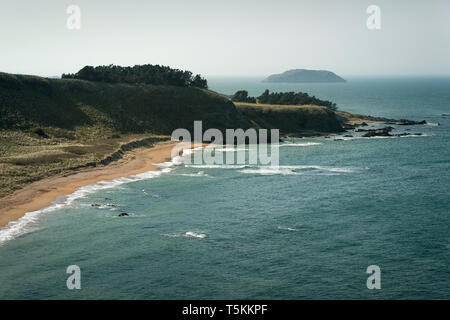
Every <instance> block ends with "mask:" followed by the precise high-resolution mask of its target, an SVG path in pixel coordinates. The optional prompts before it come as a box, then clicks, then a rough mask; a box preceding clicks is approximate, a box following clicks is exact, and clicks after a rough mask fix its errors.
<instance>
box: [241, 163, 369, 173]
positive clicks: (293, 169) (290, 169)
mask: <svg viewBox="0 0 450 320" xmlns="http://www.w3.org/2000/svg"><path fill="white" fill-rule="evenodd" d="M365 169H367V168H365ZM362 170H364V169H362V168H355V167H329V166H317V165H293V166H260V167H255V168H251V169H244V170H241V171H240V172H241V173H247V174H260V175H275V174H279V175H304V174H308V173H313V174H319V175H320V174H323V173H328V174H340V173H354V172H360V171H362Z"/></svg>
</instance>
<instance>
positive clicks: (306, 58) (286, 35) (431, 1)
mask: <svg viewBox="0 0 450 320" xmlns="http://www.w3.org/2000/svg"><path fill="white" fill-rule="evenodd" d="M71 4H75V5H78V6H79V7H80V9H81V29H80V30H69V29H68V28H67V27H66V21H67V18H68V17H69V14H67V13H66V10H67V7H68V6H69V5H71ZM369 5H378V6H379V7H380V9H381V29H380V30H369V29H368V28H367V27H366V20H367V17H368V16H369V15H368V14H367V13H366V9H367V7H368V6H369ZM0 39H1V41H0V43H1V47H0V71H3V72H11V73H24V74H39V75H46V76H48V75H60V74H61V73H69V72H75V71H77V70H78V69H80V68H81V67H83V66H84V65H105V64H119V65H135V64H145V63H151V64H163V65H169V66H171V67H177V68H182V69H188V70H191V71H193V72H195V73H201V74H203V75H206V76H208V75H249V76H251V75H258V76H260V75H268V74H271V73H278V72H281V71H284V70H287V69H293V68H308V69H329V70H332V71H334V72H336V73H338V74H340V75H344V76H345V75H419V74H427V75H428V74H446V75H449V74H450V0H428V1H426V0H417V1H414V0H408V1H407V0H400V1H399V0H395V1H394V0H389V1H385V0H370V1H366V0H340V1H338V0H329V1H325V0H314V1H312V0H311V1H307V0H239V1H235V0H226V1H225V0H221V1H217V0H164V1H154V0H147V1H143V0H142V1H139V0H127V1H118V0H114V1H112V0H108V1H106V0H70V1H66V0H39V1H33V0H28V1H23V0H0Z"/></svg>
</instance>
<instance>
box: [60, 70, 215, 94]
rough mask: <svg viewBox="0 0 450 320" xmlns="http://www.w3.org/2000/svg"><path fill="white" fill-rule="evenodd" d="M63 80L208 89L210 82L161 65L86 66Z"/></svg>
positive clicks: (187, 72)
mask: <svg viewBox="0 0 450 320" xmlns="http://www.w3.org/2000/svg"><path fill="white" fill-rule="evenodd" d="M62 78H63V79H81V80H88V81H99V82H110V83H114V82H125V83H145V84H153V85H172V86H179V87H197V88H204V89H207V88H208V82H207V81H206V79H204V78H202V77H201V76H200V75H199V74H197V75H195V76H194V75H193V74H192V72H190V71H185V70H179V69H172V68H170V67H168V66H160V65H151V64H145V65H136V66H134V67H121V66H116V65H112V64H111V65H109V66H98V67H92V66H85V67H84V68H82V69H81V70H80V71H78V72H77V73H74V74H63V75H62Z"/></svg>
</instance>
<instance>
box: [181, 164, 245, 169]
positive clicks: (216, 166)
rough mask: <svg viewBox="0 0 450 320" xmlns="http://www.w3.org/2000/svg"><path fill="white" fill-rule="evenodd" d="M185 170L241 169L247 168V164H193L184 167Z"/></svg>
mask: <svg viewBox="0 0 450 320" xmlns="http://www.w3.org/2000/svg"><path fill="white" fill-rule="evenodd" d="M186 167H187V168H198V169H242V168H245V167H248V165H247V164H193V165H186Z"/></svg>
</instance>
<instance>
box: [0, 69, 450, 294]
mask: <svg viewBox="0 0 450 320" xmlns="http://www.w3.org/2000/svg"><path fill="white" fill-rule="evenodd" d="M209 83H210V87H211V88H212V89H215V90H218V91H220V92H223V93H233V92H234V91H236V90H237V89H247V90H249V92H250V94H252V95H258V94H259V93H260V92H262V90H264V89H265V88H269V89H272V90H275V89H276V87H275V86H273V87H271V86H267V84H260V83H259V82H257V81H256V79H234V80H231V79H219V78H214V79H211V80H210V82H209ZM276 86H277V88H279V90H283V91H285V90H295V88H298V89H300V90H303V91H307V92H308V93H310V94H314V95H316V96H317V97H319V98H324V99H330V100H332V101H336V102H337V103H338V105H339V107H340V108H341V109H343V110H348V111H353V112H359V113H364V114H372V115H380V116H389V117H402V118H408V119H414V120H422V119H425V120H427V121H428V122H429V123H430V124H429V125H420V126H413V127H401V128H400V127H397V128H396V130H397V131H398V132H404V131H406V129H411V131H410V132H421V133H423V134H424V135H423V136H418V137H404V138H387V139H376V138H375V139H360V138H354V139H352V138H348V139H346V140H339V141H335V140H334V139H326V138H313V139H297V140H292V141H288V142H286V143H285V145H281V146H280V147H279V152H280V165H281V167H280V169H279V170H274V169H273V168H266V167H254V166H234V167H232V168H229V167H221V166H215V167H211V166H195V165H194V166H185V165H183V164H181V165H172V166H170V164H166V165H165V166H163V168H162V170H163V171H162V172H160V173H156V174H155V173H150V174H148V175H142V176H139V177H134V178H133V179H130V180H118V181H115V182H113V183H111V182H107V183H104V184H97V185H94V186H89V187H87V188H84V189H82V190H80V191H79V192H78V193H77V194H75V195H73V196H71V197H69V198H66V199H58V202H57V204H55V205H54V207H52V208H50V209H48V210H47V211H46V212H41V213H35V214H34V215H33V214H32V215H29V216H28V220H26V221H22V222H21V224H17V225H16V226H14V225H13V226H12V227H10V228H6V229H3V230H0V241H1V245H0V298H2V299H6V298H8V299H10V298H14V299H15V298H24V299H55V298H63V299H66V298H76V299H108V298H111V299H345V298H349V299H413V298H414V299H436V298H437V299H448V298H449V296H450V267H449V265H450V227H449V225H450V210H449V209H450V201H449V187H450V171H449V167H450V129H449V128H450V117H446V116H442V113H450V79H446V78H440V79H438V78H435V79H432V78H429V79H408V78H404V79H401V78H398V79H384V80H383V79H368V78H366V79H363V78H361V79H357V78H355V79H349V82H348V83H345V84H308V85H302V86H301V87H299V86H293V85H285V86H284V87H283V86H282V85H279V84H277V85H276ZM261 89H262V90H261ZM437 123H440V126H437ZM240 148H242V147H240ZM229 149H230V148H227V149H226V150H225V151H227V150H228V152H230V151H229ZM197 152H201V151H197ZM188 156H189V155H188ZM188 156H187V157H188ZM92 204H99V205H101V206H100V207H93V206H92ZM120 212H128V213H130V217H126V218H119V217H117V215H118V214H119V213H120ZM69 265H78V266H80V268H81V273H82V277H81V286H82V289H81V290H68V289H67V288H66V279H67V277H68V275H67V274H66V268H67V266H69ZM369 265H378V266H379V267H380V268H381V290H368V289H367V287H366V280H367V276H368V275H367V274H366V273H365V271H366V268H367V267H368V266H369Z"/></svg>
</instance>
